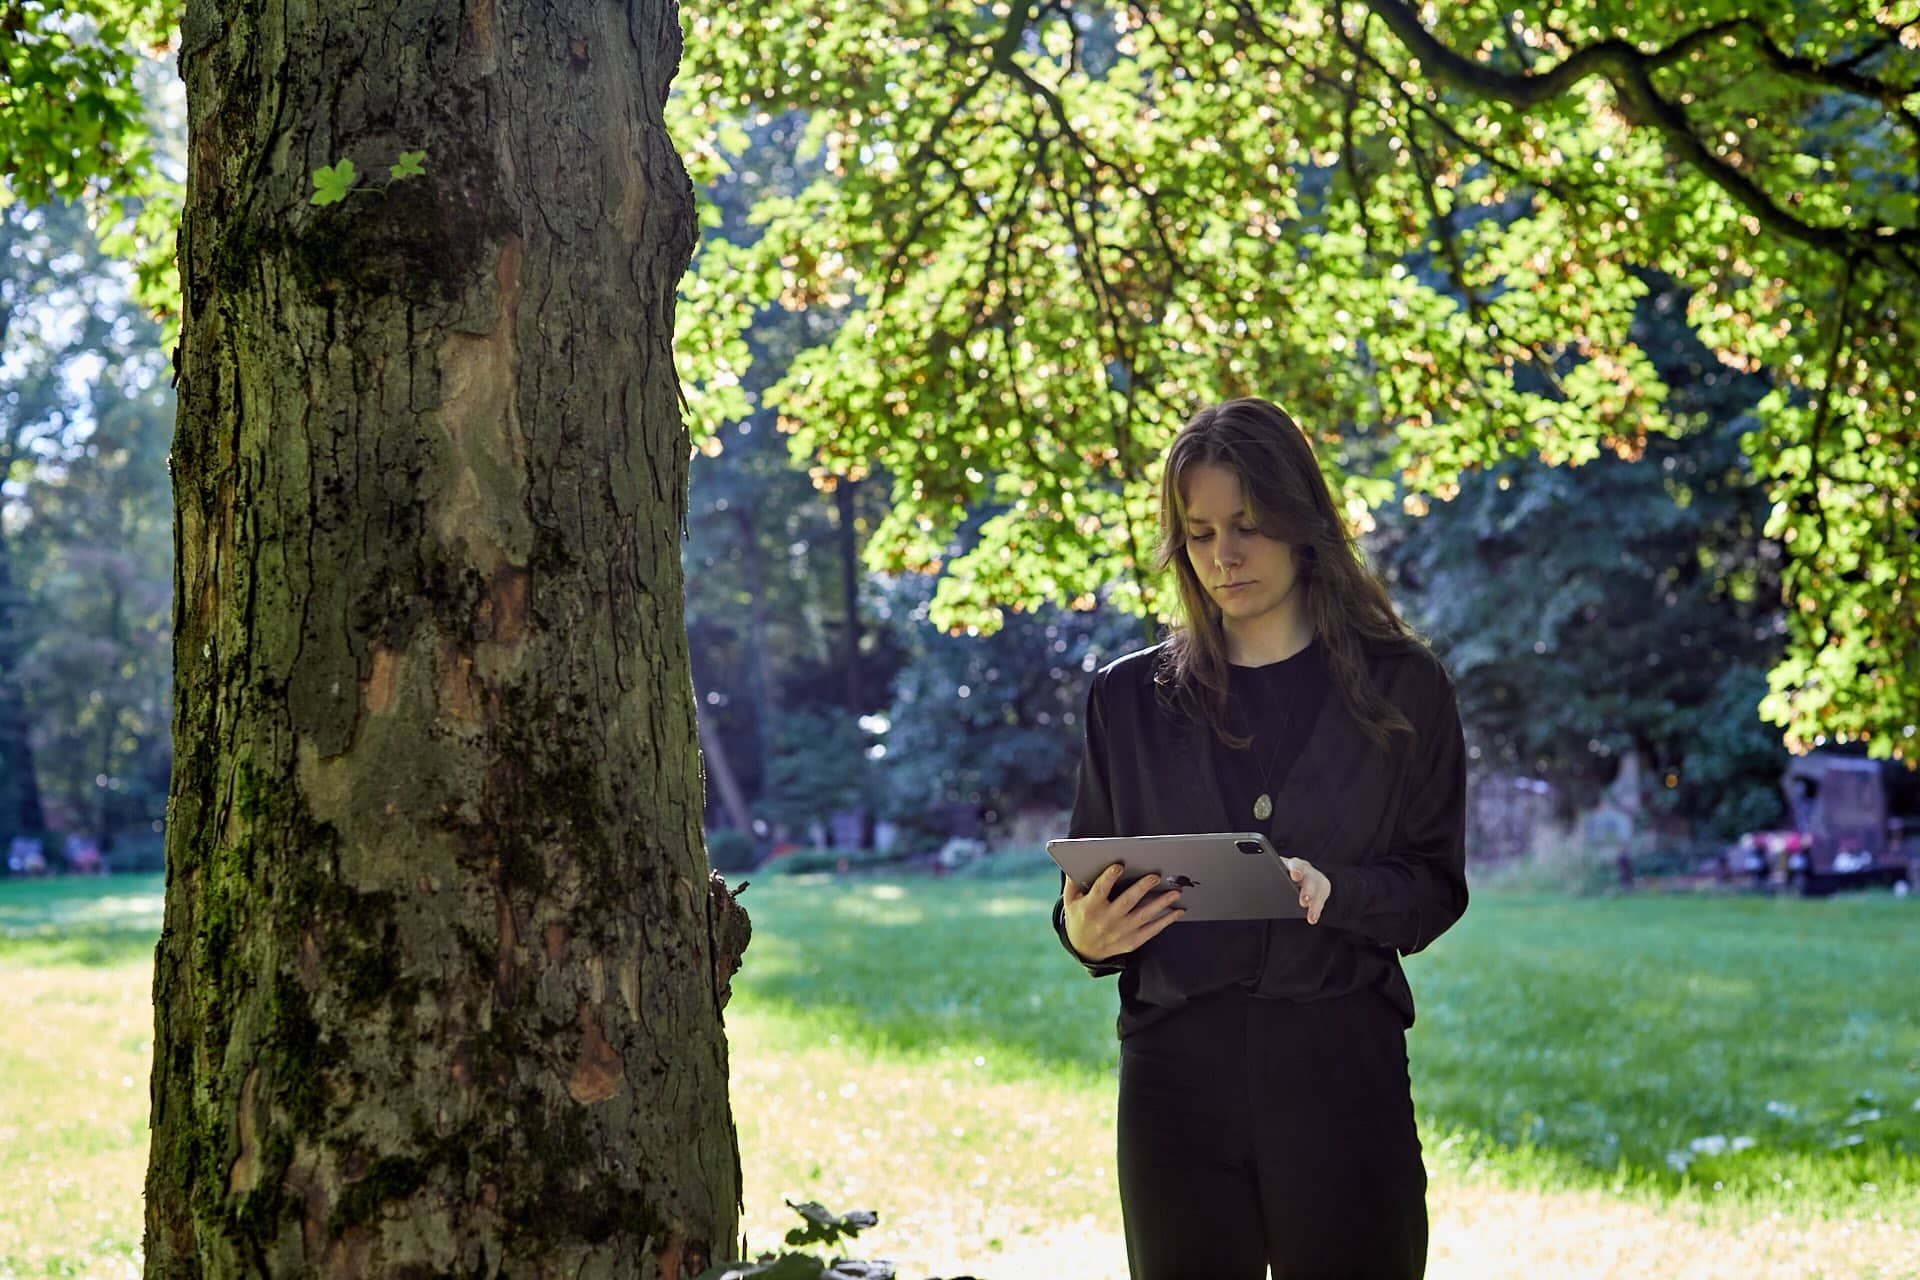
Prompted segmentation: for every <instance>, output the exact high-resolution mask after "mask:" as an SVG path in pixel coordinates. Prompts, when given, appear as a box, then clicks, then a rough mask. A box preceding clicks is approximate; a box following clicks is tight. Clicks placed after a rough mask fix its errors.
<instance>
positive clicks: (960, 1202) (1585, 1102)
mask: <svg viewBox="0 0 1920 1280" xmlns="http://www.w3.org/2000/svg"><path fill="white" fill-rule="evenodd" d="M1054 883H1055V882H1054V880H1053V878H1052V877H1051V876H1044V875H1043V876H1033V877H1022V878H1020V879H1017V880H1012V881H999V882H995V881H967V880H958V879H956V880H949V881H927V880H902V881H898V882H884V881H881V882H875V881H863V880H831V879H826V878H820V879H812V878H809V879H806V880H802V879H798V878H795V879H785V878H782V879H779V880H774V881H772V882H766V881H757V882H756V883H755V884H754V886H753V887H752V889H751V890H749V892H748V893H747V895H746V897H745V899H744V901H745V903H746V905H747V906H748V907H749V909H750V910H751V911H752V912H753V914H754V929H755V936H754V940H753V944H752V946H751V948H750V949H749V950H748V952H747V956H746V966H745V968H744V969H743V970H742V971H741V973H740V975H739V977H738V978H736V980H735V992H736V995H735V998H734V1001H733V1003H732V1004H731V1005H730V1006H729V1008H728V1010H727V1023H728V1035H729V1039H730V1041H731V1058H732V1069H733V1078H732V1095H733V1105H734V1113H735V1117H736V1122H737V1124H738V1126H739V1131H740V1145H741V1158H742V1163H743V1169H744V1173H745V1177H746V1187H745V1194H746V1214H747V1217H746V1228H747V1231H748V1234H749V1238H750V1241H751V1242H752V1243H753V1244H754V1245H755V1246H756V1247H771V1246H773V1245H775V1244H777V1242H778V1239H779V1237H780V1235H781V1234H782V1233H784V1231H785V1230H786V1228H787V1225H788V1223H789V1221H790V1220H792V1215H791V1213H790V1211H789V1210H788V1209H786V1207H785V1206H784V1205H783V1204H782V1203H781V1201H782V1199H783V1197H791V1198H795V1199H799V1198H812V1199H819V1200H822V1201H824V1202H825V1203H827V1204H828V1205H829V1206H830V1207H833V1208H835V1209H848V1208H872V1209H874V1210H877V1211H878V1212H879V1214H880V1218H881V1221H880V1225H879V1226H878V1227H876V1228H874V1229H873V1230H871V1231H869V1232H867V1233H865V1235H864V1236H863V1237H862V1239H861V1240H860V1241H859V1242H858V1244H857V1248H856V1251H857V1252H859V1253H861V1254H862V1255H864V1256H870V1257H889V1258H893V1259H896V1260H898V1261H900V1262H902V1263H904V1264H905V1266H904V1267H903V1270H902V1272H901V1274H902V1276H903V1277H904V1280H916V1278H917V1277H920V1276H925V1275H930V1274H943V1275H951V1274H954V1273H955V1272H957V1271H961V1270H966V1271H970V1272H972V1273H973V1274H976V1275H981V1276H986V1277H990V1278H992V1280H1022V1278H1023V1277H1035V1278H1039V1277H1053V1276H1060V1277H1067V1278H1070V1280H1119V1278H1120V1277H1122V1276H1124V1275H1125V1252H1124V1247H1123V1245H1122V1242H1121V1235H1120V1218H1119V1206H1118V1204H1117V1201H1116V1199H1115V1192H1114V1185H1113V1169H1112V1149H1113V1105H1114V1098H1113V1093H1114V1070H1115V1064H1116V1063H1117V1061H1118V1048H1117V1045H1116V1044H1115V1042H1114V1039H1113V1017H1114V1003H1113V1002H1114V992H1113V984H1112V983H1110V982H1095V981H1091V980H1088V979H1087V978H1085V977H1084V976H1083V975H1082V974H1081V972H1080V970H1079V968H1078V967H1077V966H1075V965H1074V964H1073V963H1072V962H1071V960H1069V959H1068V957H1067V956H1066V955H1065V953H1064V952H1062V951H1061V950H1060V949H1059V947H1058V945H1057V943H1056V942H1055V940H1054V938H1053V935H1052V930H1051V928H1050V926H1049V925H1048V922H1047V909H1048V907H1049V905H1050V903H1051V901H1052V898H1053V892H1054V887H1053V886H1054ZM127 885H136V886H139V888H138V890H137V891H135V892H127V891H126V890H125V889H124V888H123V886H127ZM87 889H91V891H92V892H93V893H94V894H95V895H96V896H98V897H101V898H104V899H107V902H106V903H105V905H99V906H95V905H93V904H92V903H90V902H89V901H87V900H86V899H87V894H86V893H85V892H83V890H87ZM102 889H105V890H107V892H105V893H101V890H102ZM158 890H159V881H158V879H157V878H152V879H150V880H148V881H145V882H141V881H133V880H116V881H111V882H107V883H105V884H99V883H95V884H92V885H88V884H86V883H81V884H79V885H75V884H72V883H69V884H67V885H65V886H49V885H47V884H29V885H19V884H0V969H3V970H4V972H5V975H6V980H5V982H0V1027H5V1028H6V1031H7V1034H6V1035H4V1036H0V1280H11V1278H12V1277H14V1276H27V1275H31V1276H47V1275H86V1276H94V1275H102V1276H121V1275H131V1274H133V1272H134V1269H135V1267H136V1261H135V1260H136V1259H137V1251H138V1245H139V1239H140V1229H141V1228H140V1189H141V1183H142V1180H143V1177H144V1169H145V1159H146V1144H147V1130H146V1114H147V1112H146V1107H147V1097H146V1081H147V1071H148V1056H149V1054H150V1052H151V1048H150V1042H151V1038H152V1012H151V1005H150V1003H149V1000H150V983H151V972H152V971H151V960H152V952H153V942H154V938H155V935H156V934H157V931H158V927H159V911H158ZM142 902H144V903H146V904H148V905H146V906H141V905H138V904H140V903H142ZM56 920H58V921H65V922H67V924H66V925H64V926H62V927H60V928H51V927H49V926H50V925H52V924H53V923H54V922H55V921H56ZM1916 929H1920V909H1916V907H1915V905H1914V904H1910V903H1896V902H1893V901H1892V900H1891V899H1860V898H1853V899H1845V900H1841V901H1837V902H1828V903H1808V902H1803V901H1800V900H1797V899H1796V900H1784V901H1765V900H1757V899H1756V900H1742V899H1734V900H1728V899H1705V900H1698V899H1679V898H1658V897H1636V898H1625V899H1619V900H1579V901H1575V900H1562V899H1529V898H1502V897H1499V896H1497V895H1492V894H1483V895H1481V897H1480V898H1479V899H1478V900H1477V901H1476V903H1475V906H1474V909H1473V910H1472V911H1471V912H1469V914H1468V916H1467V918H1466V919H1465V920H1464V921H1463V922H1462V923H1461V925H1460V926H1459V927H1458V929H1457V930H1456V931H1455V932H1453V933H1452V934H1449V935H1448V937H1446V938H1445V939H1443V940H1442V941H1441V942H1440V943H1439V944H1438V945H1437V946H1436V947H1435V949H1434V950H1433V951H1432V952H1431V953H1430V954H1427V955H1422V956H1417V957H1414V958H1412V959H1411V960H1410V961H1409V962H1408V970H1409V973H1410V975H1411V978H1412V981H1413V984H1414V988H1415V992H1416V997H1417V999H1418V1000H1419V1003H1420V1009H1421V1014H1420V1020H1419V1022H1418V1023H1417V1024H1416V1026H1415V1027H1414V1030H1413V1032H1412V1033H1411V1046H1410V1048H1411V1054H1412V1060H1413V1072H1414V1092H1415V1103H1416V1108H1417V1110H1418V1113H1419V1117H1420V1124H1421V1132H1422V1135H1423V1140H1424V1142H1425V1148H1426V1159H1427V1165H1428V1169H1429V1173H1430V1176H1431V1180H1432V1184H1431V1188H1430V1193H1429V1201H1430V1206H1431V1210H1432V1218H1433V1253H1432V1264H1431V1266H1430V1267H1429V1269H1428V1274H1429V1275H1430V1276H1432V1277H1436V1278H1439V1280H1505V1278H1509V1277H1510V1278H1512V1280H1521V1278H1523V1277H1526V1278H1532V1277H1557V1276H1568V1277H1609V1276H1628V1275H1657V1276H1685V1277H1725V1278H1726V1280H1747V1278H1748V1277H1753V1276H1768V1277H1792V1278H1798V1277H1808V1278H1811V1277H1814V1276H1829V1277H1840V1276H1849V1277H1855V1276H1859V1277H1864V1276H1887V1277H1891V1276H1902V1275H1913V1274H1914V1268H1913V1265H1912V1259H1914V1258H1916V1257H1920V1176H1916V1175H1917V1174H1920V1166H1917V1165H1916V1152H1920V1028H1917V1027H1916V1026H1915V1020H1914V1019H1913V1018H1912V1017H1911V1015H1910V1012H1909V1011H1910V1008H1911V1000H1910V997H1909V991H1910V988H1911V983H1912V980H1913V975H1914V973H1915V970H1916V965H1915V963H1914V961H1915V958H1916V957H1915V947H1914V945H1913V943H1912V942H1911V941H1910V940H1911V939H1912V938H1913V937H1914V936H1915V930H1916ZM103 956H104V958H102V957H103ZM90 957H91V958H90ZM1715 1184H1718V1185H1717V1186H1716V1185H1715Z"/></svg>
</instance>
